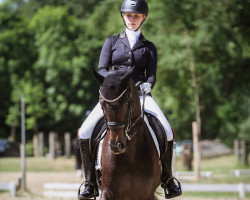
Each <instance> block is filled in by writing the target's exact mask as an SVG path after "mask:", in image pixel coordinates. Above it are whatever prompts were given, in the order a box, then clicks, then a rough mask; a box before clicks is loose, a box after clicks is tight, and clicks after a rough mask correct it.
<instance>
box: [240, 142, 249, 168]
mask: <svg viewBox="0 0 250 200" xmlns="http://www.w3.org/2000/svg"><path fill="white" fill-rule="evenodd" d="M240 146H241V156H242V163H243V164H244V165H248V151H247V142H246V140H241V141H240Z"/></svg>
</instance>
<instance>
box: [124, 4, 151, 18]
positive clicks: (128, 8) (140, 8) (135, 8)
mask: <svg viewBox="0 0 250 200" xmlns="http://www.w3.org/2000/svg"><path fill="white" fill-rule="evenodd" d="M121 13H140V14H145V15H148V4H147V2H146V1H145V0H124V1H123V4H122V7H121Z"/></svg>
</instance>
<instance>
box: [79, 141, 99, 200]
mask: <svg viewBox="0 0 250 200" xmlns="http://www.w3.org/2000/svg"><path fill="white" fill-rule="evenodd" d="M79 146H80V152H81V158H82V164H83V170H84V175H85V182H84V187H85V189H84V191H83V192H82V193H80V194H79V195H78V198H79V199H91V198H93V197H96V196H98V187H97V184H96V175H95V158H93V157H91V155H90V152H89V139H79ZM80 187H81V186H80ZM79 192H80V188H79Z"/></svg>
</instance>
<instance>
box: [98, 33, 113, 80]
mask: <svg viewBox="0 0 250 200" xmlns="http://www.w3.org/2000/svg"><path fill="white" fill-rule="evenodd" d="M111 47H112V37H109V38H108V39H107V40H106V41H105V43H104V45H103V47H102V51H101V55H100V59H99V66H98V72H99V73H100V74H101V75H102V76H105V75H106V74H107V72H108V71H109V65H110V63H111V57H112V52H111Z"/></svg>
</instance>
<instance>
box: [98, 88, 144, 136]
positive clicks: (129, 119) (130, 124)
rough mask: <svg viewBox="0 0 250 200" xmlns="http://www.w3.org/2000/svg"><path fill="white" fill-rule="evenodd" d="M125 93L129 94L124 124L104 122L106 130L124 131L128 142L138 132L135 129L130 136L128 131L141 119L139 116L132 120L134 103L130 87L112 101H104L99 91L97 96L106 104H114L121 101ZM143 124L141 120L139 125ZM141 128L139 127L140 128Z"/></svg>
mask: <svg viewBox="0 0 250 200" xmlns="http://www.w3.org/2000/svg"><path fill="white" fill-rule="evenodd" d="M126 92H129V99H128V117H127V120H126V121H124V122H109V121H107V120H106V126H107V128H108V129H111V130H119V129H125V134H126V137H127V139H128V140H131V139H132V138H133V137H134V135H135V134H136V133H137V132H138V130H139V129H140V128H139V129H137V130H136V131H134V132H133V133H132V134H129V132H130V130H131V129H132V127H133V126H135V125H136V124H137V122H138V121H139V120H140V119H142V118H141V114H140V115H139V116H138V117H136V119H135V120H133V119H132V113H133V106H134V101H133V98H132V96H131V89H130V87H129V86H128V87H127V88H126V89H125V90H124V91H123V92H122V93H121V94H120V95H119V96H118V97H117V98H115V99H112V100H109V99H106V98H105V97H104V96H103V95H102V93H101V90H99V94H100V99H102V100H104V101H105V102H107V103H115V102H117V101H118V100H119V99H121V98H122V97H123V96H124V94H125V93H126ZM142 124H143V120H142V123H141V125H142ZM140 127H141V126H140Z"/></svg>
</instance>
